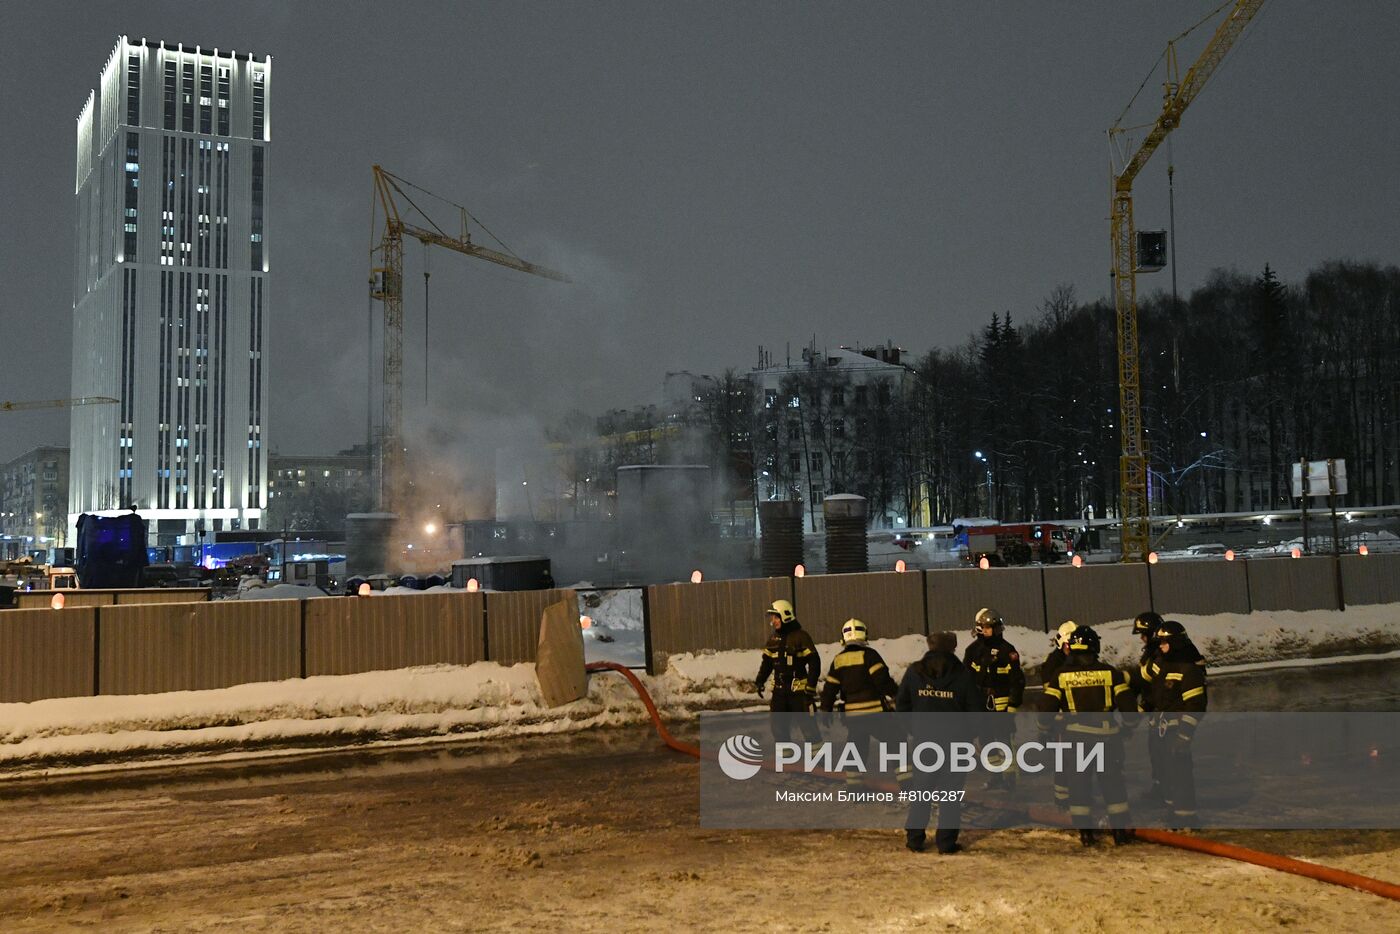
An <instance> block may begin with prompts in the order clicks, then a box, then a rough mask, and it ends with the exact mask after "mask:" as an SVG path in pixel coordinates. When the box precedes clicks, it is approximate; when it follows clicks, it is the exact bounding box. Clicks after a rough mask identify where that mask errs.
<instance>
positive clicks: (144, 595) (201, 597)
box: [111, 587, 209, 606]
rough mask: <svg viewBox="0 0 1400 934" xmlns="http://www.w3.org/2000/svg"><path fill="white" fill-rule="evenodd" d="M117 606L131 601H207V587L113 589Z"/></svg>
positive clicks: (125, 604)
mask: <svg viewBox="0 0 1400 934" xmlns="http://www.w3.org/2000/svg"><path fill="white" fill-rule="evenodd" d="M111 593H112V595H113V597H115V598H116V603H117V606H127V605H128V604H132V603H208V602H209V588H208V587H145V588H141V589H140V590H113V591H111Z"/></svg>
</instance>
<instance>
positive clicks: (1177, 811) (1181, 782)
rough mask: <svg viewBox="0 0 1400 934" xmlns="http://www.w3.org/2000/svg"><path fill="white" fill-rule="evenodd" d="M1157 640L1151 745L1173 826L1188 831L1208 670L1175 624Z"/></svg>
mask: <svg viewBox="0 0 1400 934" xmlns="http://www.w3.org/2000/svg"><path fill="white" fill-rule="evenodd" d="M1153 639H1154V641H1155V642H1156V643H1157V655H1156V656H1155V657H1154V658H1153V659H1152V661H1151V663H1149V665H1148V683H1147V695H1148V697H1149V698H1150V702H1151V704H1152V709H1153V710H1154V711H1155V712H1156V716H1155V723H1154V724H1153V726H1154V729H1153V730H1152V732H1151V733H1150V734H1149V740H1148V742H1149V743H1151V742H1153V741H1155V742H1156V743H1157V744H1158V752H1157V756H1156V757H1155V758H1156V760H1157V761H1155V762H1154V763H1153V765H1154V770H1153V772H1154V778H1156V779H1157V780H1158V781H1159V782H1160V784H1161V794H1162V799H1163V802H1164V803H1165V804H1166V807H1167V810H1168V812H1169V815H1170V820H1171V822H1172V825H1173V826H1175V827H1183V828H1188V827H1191V826H1193V825H1194V824H1195V823H1196V777H1195V764H1194V762H1193V756H1192V754H1191V743H1192V741H1193V739H1194V738H1195V735H1196V728H1197V726H1199V725H1200V718H1201V715H1202V714H1204V713H1205V710H1206V699H1207V698H1206V664H1205V659H1204V658H1203V657H1202V656H1201V653H1200V651H1199V650H1198V649H1197V648H1196V646H1195V645H1193V644H1192V642H1191V639H1190V637H1188V636H1187V635H1186V627H1184V626H1182V625H1181V624H1180V623H1178V622H1177V621H1176V620H1170V619H1169V620H1167V621H1165V622H1164V623H1162V625H1161V626H1160V627H1159V628H1158V629H1157V632H1156V635H1154V636H1153Z"/></svg>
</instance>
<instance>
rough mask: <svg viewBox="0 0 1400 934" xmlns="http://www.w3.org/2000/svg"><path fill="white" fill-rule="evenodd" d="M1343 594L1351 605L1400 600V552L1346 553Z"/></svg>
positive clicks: (1343, 568)
mask: <svg viewBox="0 0 1400 934" xmlns="http://www.w3.org/2000/svg"><path fill="white" fill-rule="evenodd" d="M1342 593H1343V595H1344V596H1345V597H1346V602H1347V605H1348V606H1350V605H1351V604H1353V603H1354V604H1356V605H1357V606H1364V605H1367V604H1373V603H1395V602H1400V555H1367V556H1366V557H1362V556H1361V555H1343V556H1342Z"/></svg>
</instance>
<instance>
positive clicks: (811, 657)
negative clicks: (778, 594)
mask: <svg viewBox="0 0 1400 934" xmlns="http://www.w3.org/2000/svg"><path fill="white" fill-rule="evenodd" d="M765 615H766V616H767V618H768V625H769V628H770V632H769V634H768V642H767V644H766V645H765V646H764V647H763V660H762V661H761V662H759V665H758V677H757V678H755V679H754V689H755V690H757V691H758V696H759V697H762V696H763V690H764V688H765V687H766V686H767V684H768V679H769V678H770V677H771V678H772V679H773V693H772V696H771V699H770V700H769V703H768V709H769V710H771V711H773V712H774V713H808V712H810V711H812V710H814V709H815V708H816V691H817V679H818V678H820V677H821V656H819V655H818V654H817V646H816V644H815V643H814V642H812V637H811V636H810V635H809V634H808V633H807V631H806V630H805V629H803V628H802V624H801V623H799V622H798V621H797V614H796V613H794V612H793V609H792V604H791V603H789V602H788V601H787V600H774V601H773V603H772V605H771V606H769V607H768V610H767V612H766V614H765ZM782 732H783V733H784V736H782V737H776V738H778V739H786V730H783V731H782Z"/></svg>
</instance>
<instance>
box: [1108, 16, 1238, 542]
mask: <svg viewBox="0 0 1400 934" xmlns="http://www.w3.org/2000/svg"><path fill="white" fill-rule="evenodd" d="M1263 5H1264V0H1237V2H1236V3H1235V4H1234V6H1233V8H1232V9H1231V10H1230V12H1229V13H1228V14H1227V15H1226V17H1225V20H1224V21H1223V22H1222V23H1221V24H1220V26H1219V27H1218V28H1217V29H1216V31H1215V34H1214V35H1213V36H1212V37H1211V39H1210V42H1209V43H1208V44H1207V45H1206V47H1205V50H1204V51H1202V52H1201V54H1200V56H1199V57H1198V58H1197V59H1196V61H1195V63H1194V64H1192V66H1191V67H1190V68H1189V69H1188V70H1187V72H1186V75H1185V76H1184V77H1181V78H1178V75H1177V67H1176V51H1175V42H1176V41H1177V40H1173V41H1172V43H1169V44H1168V46H1167V51H1166V59H1167V81H1166V85H1165V94H1164V99H1163V102H1162V111H1161V113H1160V114H1158V116H1157V119H1156V122H1154V123H1153V124H1152V127H1151V129H1150V130H1148V132H1147V135H1146V137H1145V138H1144V139H1143V141H1142V144H1141V145H1140V146H1138V147H1137V150H1136V151H1135V152H1133V154H1132V155H1131V157H1129V158H1128V159H1127V160H1126V162H1125V164H1124V166H1123V168H1122V169H1121V170H1118V171H1116V173H1115V174H1114V177H1113V189H1112V196H1113V210H1112V224H1111V230H1112V241H1113V304H1114V308H1115V309H1116V311H1117V323H1118V334H1117V338H1118V412H1119V419H1118V423H1119V430H1120V436H1121V439H1122V446H1121V455H1120V457H1119V507H1118V508H1119V517H1120V520H1121V523H1122V544H1123V560H1124V561H1145V560H1147V554H1148V552H1149V551H1150V550H1151V537H1152V532H1151V526H1150V521H1149V518H1148V516H1149V511H1150V506H1151V503H1150V502H1149V500H1148V495H1147V461H1148V458H1147V450H1146V446H1145V441H1144V438H1143V430H1142V375H1141V356H1140V353H1139V350H1138V319H1137V273H1138V272H1139V271H1149V270H1151V269H1155V268H1161V260H1159V258H1158V256H1156V255H1154V256H1152V257H1150V258H1149V260H1148V262H1146V263H1142V262H1140V261H1139V250H1138V242H1137V241H1138V237H1137V232H1136V231H1135V229H1134V227H1133V180H1134V179H1136V178H1137V176H1138V173H1140V172H1141V171H1142V169H1143V167H1144V166H1146V165H1147V162H1148V160H1149V159H1151V158H1152V154H1153V153H1154V152H1156V151H1157V148H1158V147H1159V146H1161V144H1162V143H1163V141H1164V140H1166V138H1167V134H1169V133H1171V131H1172V130H1174V129H1176V127H1177V126H1179V125H1180V123H1181V115H1182V114H1183V113H1184V112H1185V111H1186V108H1187V107H1188V106H1189V105H1190V104H1191V102H1192V101H1193V100H1195V99H1196V96H1197V95H1198V94H1200V93H1201V89H1202V88H1203V87H1204V86H1205V83H1206V81H1208V80H1209V79H1210V76H1211V75H1213V74H1214V73H1215V71H1216V69H1217V68H1218V67H1219V66H1220V63H1221V61H1223V60H1224V58H1225V55H1226V53H1228V52H1229V51H1230V49H1231V48H1232V47H1233V46H1234V44H1235V41H1236V40H1237V39H1239V37H1240V34H1241V33H1242V32H1243V31H1244V28H1245V26H1247V25H1248V24H1249V21H1250V20H1251V19H1253V18H1254V15H1255V14H1256V13H1258V12H1259V8H1260V7H1262V6H1263ZM1189 31H1190V30H1188V32H1189ZM1182 35H1183V36H1184V35H1186V33H1183V34H1182ZM1180 38H1181V36H1178V37H1177V39H1180ZM1127 132H1128V128H1126V127H1123V126H1122V118H1121V117H1120V118H1119V122H1117V123H1115V124H1114V125H1113V127H1112V128H1110V129H1109V131H1108V133H1109V139H1110V141H1111V142H1112V143H1114V144H1118V143H1120V142H1121V141H1122V139H1123V137H1124V134H1126V133H1127ZM1160 242H1161V240H1160V239H1159V237H1152V238H1151V243H1150V244H1146V246H1147V247H1148V248H1149V251H1150V252H1152V253H1154V254H1160V253H1161V252H1162V251H1161V250H1160V247H1158V246H1157V244H1160Z"/></svg>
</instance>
